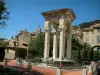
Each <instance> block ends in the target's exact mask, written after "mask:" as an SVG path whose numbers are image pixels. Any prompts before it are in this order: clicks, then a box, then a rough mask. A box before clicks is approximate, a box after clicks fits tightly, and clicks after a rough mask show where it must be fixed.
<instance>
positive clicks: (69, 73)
mask: <svg viewBox="0 0 100 75" xmlns="http://www.w3.org/2000/svg"><path fill="white" fill-rule="evenodd" d="M0 64H2V65H4V63H0ZM7 65H9V66H16V61H15V60H10V61H9V62H8V63H7ZM23 68H27V64H24V65H23ZM32 70H35V71H37V72H40V73H42V74H44V75H56V69H51V68H40V67H37V66H32ZM62 75H82V70H62ZM88 75H91V74H88Z"/></svg>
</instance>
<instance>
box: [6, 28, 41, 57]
mask: <svg viewBox="0 0 100 75" xmlns="http://www.w3.org/2000/svg"><path fill="white" fill-rule="evenodd" d="M40 33H41V28H40V26H38V28H37V30H36V32H28V31H27V30H26V29H25V30H20V31H19V33H18V35H17V36H16V37H15V38H13V37H12V39H11V40H10V41H9V47H11V48H12V49H6V50H5V58H7V59H14V58H15V57H16V50H18V49H21V50H24V51H26V50H27V47H28V44H29V42H30V40H31V39H34V38H36V37H37V36H38V35H39V34H40Z"/></svg>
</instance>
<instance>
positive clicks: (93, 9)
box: [0, 0, 100, 39]
mask: <svg viewBox="0 0 100 75" xmlns="http://www.w3.org/2000/svg"><path fill="white" fill-rule="evenodd" d="M5 2H6V5H7V8H8V11H9V12H10V19H9V20H8V21H7V25H8V26H7V27H6V28H3V29H0V38H2V37H6V38H8V39H10V37H11V36H15V35H16V34H17V33H18V31H19V30H24V29H28V30H29V25H30V22H31V27H30V31H35V30H36V28H37V27H38V25H40V26H41V28H42V31H44V17H43V16H42V15H41V12H44V11H50V10H55V9H61V8H70V9H72V10H73V11H74V13H75V14H76V19H75V21H74V22H73V25H77V24H80V23H83V22H89V21H93V20H100V8H99V6H100V0H5Z"/></svg>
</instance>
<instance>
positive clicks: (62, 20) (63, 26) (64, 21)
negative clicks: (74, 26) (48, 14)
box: [59, 18, 66, 28]
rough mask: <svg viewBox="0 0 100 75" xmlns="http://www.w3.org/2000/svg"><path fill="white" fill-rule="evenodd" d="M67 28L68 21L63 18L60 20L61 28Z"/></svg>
mask: <svg viewBox="0 0 100 75" xmlns="http://www.w3.org/2000/svg"><path fill="white" fill-rule="evenodd" d="M65 27H66V19H65V18H61V19H60V20H59V28H65Z"/></svg>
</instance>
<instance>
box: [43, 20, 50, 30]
mask: <svg viewBox="0 0 100 75" xmlns="http://www.w3.org/2000/svg"><path fill="white" fill-rule="evenodd" d="M44 29H45V30H50V21H45V24H44Z"/></svg>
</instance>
